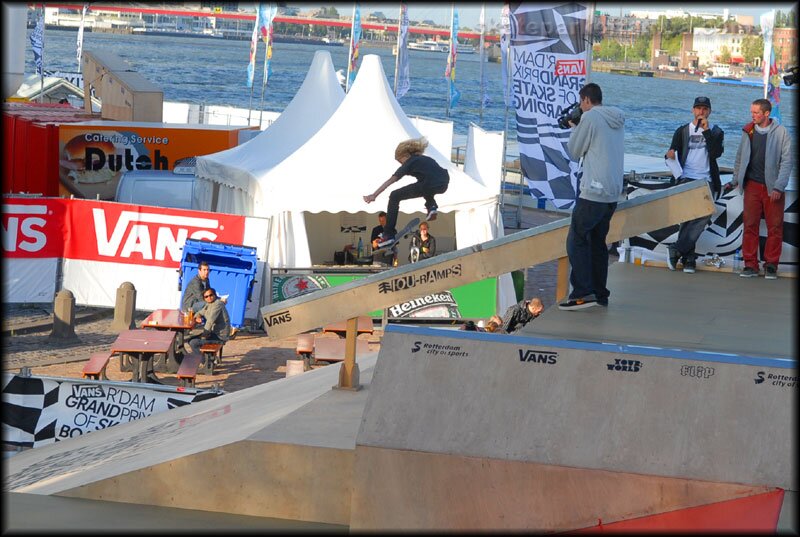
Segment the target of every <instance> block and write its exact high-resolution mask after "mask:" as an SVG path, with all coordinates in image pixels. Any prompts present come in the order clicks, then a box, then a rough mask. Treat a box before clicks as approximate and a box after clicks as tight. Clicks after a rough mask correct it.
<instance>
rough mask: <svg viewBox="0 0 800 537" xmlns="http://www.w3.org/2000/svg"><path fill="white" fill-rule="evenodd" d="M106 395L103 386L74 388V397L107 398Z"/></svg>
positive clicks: (77, 386) (79, 385)
mask: <svg viewBox="0 0 800 537" xmlns="http://www.w3.org/2000/svg"><path fill="white" fill-rule="evenodd" d="M105 396H106V393H105V391H103V387H102V386H93V385H88V386H87V385H81V384H75V385H73V386H72V397H75V398H78V399H79V398H81V397H86V398H89V397H105Z"/></svg>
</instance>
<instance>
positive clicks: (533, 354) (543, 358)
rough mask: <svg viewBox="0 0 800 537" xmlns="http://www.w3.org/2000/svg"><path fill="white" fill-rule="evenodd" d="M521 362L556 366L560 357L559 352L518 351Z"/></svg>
mask: <svg viewBox="0 0 800 537" xmlns="http://www.w3.org/2000/svg"><path fill="white" fill-rule="evenodd" d="M518 351H519V361H520V362H534V363H537V364H554V363H556V361H557V360H556V358H557V357H558V353H557V352H552V351H540V350H535V349H528V350H525V349H518Z"/></svg>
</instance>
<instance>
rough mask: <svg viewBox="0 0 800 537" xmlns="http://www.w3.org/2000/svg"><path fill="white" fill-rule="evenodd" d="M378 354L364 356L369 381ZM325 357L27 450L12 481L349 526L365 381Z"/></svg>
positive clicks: (26, 489)
mask: <svg viewBox="0 0 800 537" xmlns="http://www.w3.org/2000/svg"><path fill="white" fill-rule="evenodd" d="M376 359H377V354H375V353H372V354H369V355H364V356H360V357H359V363H360V366H361V368H362V375H363V378H364V381H365V383H366V384H368V383H369V380H370V378H371V376H372V370H373V367H374V364H375V361H376ZM338 374H339V368H338V367H324V368H320V369H316V370H313V371H309V372H307V373H304V374H302V375H298V376H295V377H291V378H287V379H283V380H278V381H274V382H270V383H267V384H264V385H261V386H255V387H253V388H249V389H247V390H242V391H239V392H235V393H231V394H226V395H223V396H220V397H218V398H216V399H212V400H209V401H203V402H200V403H197V404H196V405H189V406H186V407H181V408H178V409H175V410H174V411H172V410H171V411H168V412H163V413H161V414H157V415H153V416H150V417H148V418H144V419H141V420H138V421H134V422H130V423H127V424H123V425H119V426H116V427H112V428H109V429H105V430H102V431H96V432H94V433H91V434H89V435H85V436H82V437H78V438H74V439H70V440H67V441H63V442H58V443H56V444H52V445H49V446H44V447H42V448H37V449H32V450H28V451H25V452H22V453H20V454H18V455H16V456H14V457H12V458H11V459H9V460H8V461H7V466H6V470H7V473H6V483H5V490H6V491H11V492H20V493H29V494H55V495H60V496H69V497H75V498H86V499H96V500H111V501H118V502H126V503H135V504H143V505H155V506H163V507H178V508H183V509H196V510H203V511H214V512H220V513H233V514H239V515H251V516H259V517H275V518H280V519H286V520H303V521H309V522H323V523H330V524H340V525H342V524H344V525H346V524H348V523H349V518H350V485H351V475H352V454H353V449H354V447H355V436H356V431H357V429H358V425H359V423H360V418H361V413H362V409H363V405H364V401H365V400H366V396H367V392H368V390H361V391H359V392H355V393H350V392H343V391H338V390H331V387H332V386H333V385H335V384H336V382H337V379H338Z"/></svg>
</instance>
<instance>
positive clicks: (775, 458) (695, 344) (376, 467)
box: [350, 263, 798, 532]
mask: <svg viewBox="0 0 800 537" xmlns="http://www.w3.org/2000/svg"><path fill="white" fill-rule="evenodd" d="M610 269H611V270H610V273H611V275H610V278H609V281H610V283H609V288H610V289H611V291H612V295H611V305H610V306H609V308H608V309H605V308H602V307H596V308H591V309H587V310H584V311H579V312H575V311H572V312H563V311H560V310H558V309H553V308H551V309H549V310H547V311H546V312H545V313H544V315H543V316H542V317H540V318H539V319H537V320H536V321H534V322H533V324H531V325H529V326H530V329H528V330H526V332H525V334H524V335H520V336H518V335H501V334H489V333H476V332H463V331H449V332H446V331H443V330H435V329H426V328H415V327H406V326H398V327H394V326H392V327H389V328H388V329H387V332H386V334H385V335H384V337H383V340H382V345H381V352H380V357H379V360H378V363H377V366H376V369H375V373H374V376H373V381H372V385H371V387H370V394H369V397H368V399H367V406H366V408H365V410H364V417H363V421H362V425H361V428H360V430H359V434H358V438H357V441H356V456H355V460H356V464H355V469H354V478H353V479H354V484H353V491H354V493H353V500H352V514H351V522H350V527H351V529H358V530H366V531H369V530H374V529H386V528H389V529H401V528H402V529H404V530H408V529H412V530H413V529H437V530H492V529H499V528H501V529H509V530H529V529H533V530H536V531H546V532H558V531H569V530H576V529H581V528H595V529H596V527H597V526H598V525H602V526H604V527H606V526H607V525H608V524H611V523H619V522H623V521H633V520H638V522H637V524H641V525H638V526H637V524H633V523H631V524H630V525H629V526H626V525H624V524H623V525H621V526H617V528H618V529H620V530H622V529H625V527H631V528H638V529H642V528H647V527H649V528H651V529H672V530H679V529H684V530H687V529H688V530H691V529H695V530H697V529H709V528H717V529H720V530H721V529H724V528H728V527H729V526H728V525H727V524H728V523H729V521H728V522H724V523H723V519H725V517H724V516H721V515H720V512H722V513H725V512H726V510H725V509H722V510H721V511H720V509H718V508H717V507H719V506H717V507H714V508H711V506H713V505H716V504H723V503H725V502H732V501H733V500H743V499H745V498H750V499H751V500H752V501H734V502H733V503H730V504H729V505H731V506H734V507H732V508H731V509H733V510H734V511H735V510H737V509H741V511H739V512H738V515H737V516H738V518H736V520H739V521H742V520H744V519H748V520H749V521H750V523H749V524H744V525H741V526H740V527H739V530H740V531H745V530H746V529H750V530H756V529H759V528H762V529H763V528H764V527H772V528H773V529H774V527H775V524H776V523H777V520H778V516H779V514H780V513H781V511H782V509H781V504H782V502H783V501H784V496H783V490H786V491H792V493H791V494H792V495H795V494H796V491H797V485H798V483H797V462H796V451H797V447H798V446H797V441H796V434H795V431H796V428H797V418H796V403H797V389H798V385H797V380H798V377H797V362H796V361H795V360H794V359H792V358H790V357H789V356H787V354H786V350H787V349H790V348H791V340H792V335H791V334H792V327H793V326H794V324H793V318H792V316H793V310H794V307H793V298H792V297H793V294H792V293H791V291H790V287H791V286H792V285H793V284H794V282H793V281H789V280H777V281H765V280H763V279H761V280H760V281H758V282H756V281H750V280H748V281H744V280H743V279H741V278H738V277H736V276H733V275H731V274H730V273H716V274H715V273H710V272H706V273H704V274H702V275H701V278H698V279H694V280H692V279H691V278H693V277H694V276H697V274H696V275H691V276H690V275H685V274H683V273H680V274H675V273H669V271H667V270H666V269H661V268H641V267H636V266H632V265H628V264H620V263H617V264H615V265H612V266H611V267H610ZM634 270H635V271H638V272H637V273H636V274H635V277H633V276H631V271H634ZM701 282H702V284H703V285H702V289H704V290H705V291H704V294H700V295H698V296H696V297H695V300H694V301H690V303H693V304H695V307H694V308H693V312H691V313H689V312H687V310H686V307H685V304H686V303H685V301H683V300H681V296H682V295H683V293H684V292H686V288H685V287H684V285H686V286H688V287H689V289H691V288H693V286H694V285H699V284H700V283H701ZM730 282H734V283H735V284H736V286H737V291H738V292H733V293H731V292H730V289H729V288H728V286H729V284H730ZM771 284H777V286H775V287H773V288H769V285H771ZM720 293H729V294H726V297H727V299H726V300H725V301H723V302H721V303H720V306H721V307H719V308H713V309H711V310H709V308H708V307H706V308H704V309H703V308H701V307H699V306H700V305H701V304H706V305H712V304H714V299H715V298H716V297H718V296H719V294H720ZM665 295H673V296H674V298H673V299H669V300H668V299H666V298H663V297H664V296H665ZM779 295H785V297H786V298H785V299H784V298H779ZM706 299H708V301H706ZM629 307H630V311H625V310H626V309H627V308H629ZM742 312H748V313H747V314H746V315H745V316H747V317H748V318H747V323H746V324H743V313H742ZM699 319H705V322H700V321H699ZM732 327H736V328H732ZM744 330H746V331H747V335H748V337H749V341H748V342H747V346H746V347H743V348H741V349H737V347H739V344H740V343H741V342H742V339H743V338H742V336H741V332H742V331H744ZM658 334H661V336H660V337H658ZM726 334H731V337H730V339H729V340H727V341H726V340H725V339H724V338H723V336H725V335H726ZM737 350H738V351H739V352H736V351H737ZM411 402H413V404H412V403H411ZM736 506H738V507H736ZM684 510H692V511H691V512H690V511H686V513H684V514H685V515H686V516H656V517H655V518H652V519H649V520H647V517H653V516H655V515H665V514H667V513H677V512H680V511H684ZM729 514H730V513H729ZM648 524H650V525H649V526H648ZM664 524H666V525H664ZM670 524H672V525H670ZM706 524H708V525H706ZM613 527H614V526H612V527H609V528H608V529H609V530H611V531H613V529H612V528H613Z"/></svg>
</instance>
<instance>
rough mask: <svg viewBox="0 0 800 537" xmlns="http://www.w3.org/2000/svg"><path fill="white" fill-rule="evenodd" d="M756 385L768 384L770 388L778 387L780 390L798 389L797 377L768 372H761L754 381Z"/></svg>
mask: <svg viewBox="0 0 800 537" xmlns="http://www.w3.org/2000/svg"><path fill="white" fill-rule="evenodd" d="M753 381H754V382H755V383H756V384H767V385H769V386H776V387H778V388H796V387H797V375H795V376H793V377H792V376H789V375H782V374H780V373H768V372H766V371H759V372H758V373H756V377H755V378H754V379H753Z"/></svg>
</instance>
